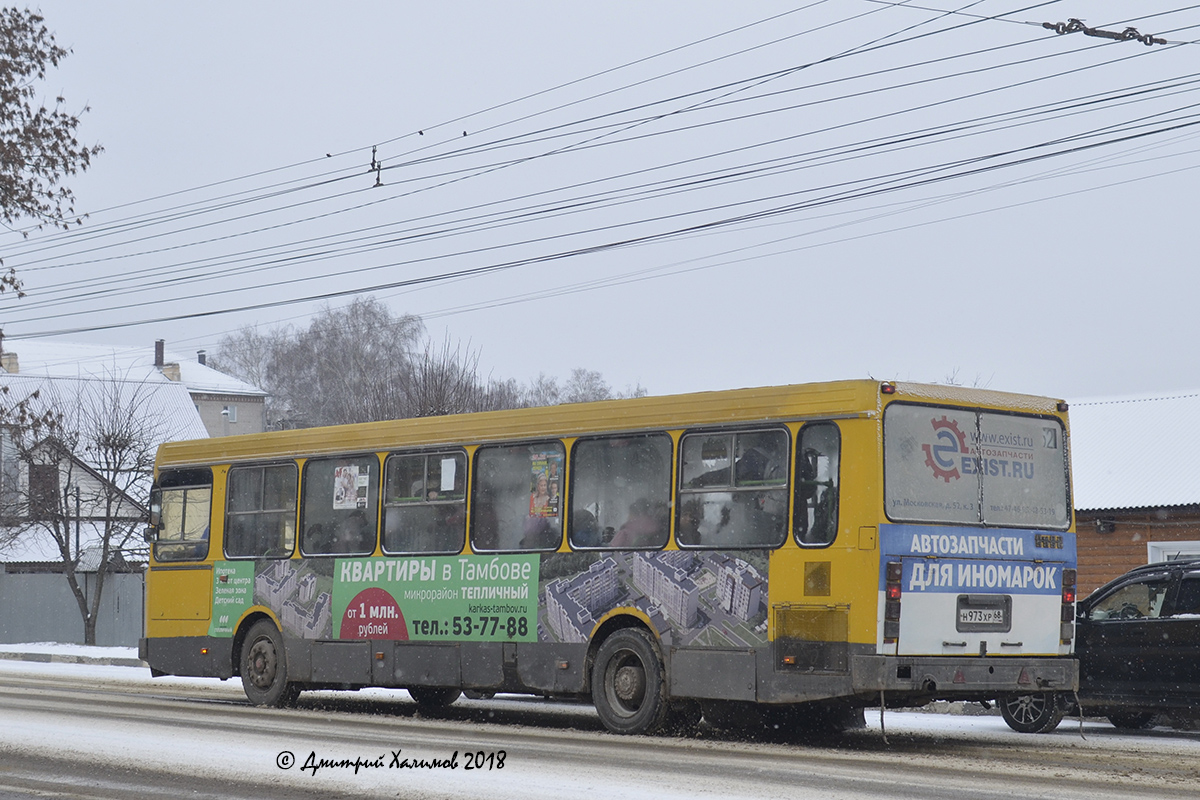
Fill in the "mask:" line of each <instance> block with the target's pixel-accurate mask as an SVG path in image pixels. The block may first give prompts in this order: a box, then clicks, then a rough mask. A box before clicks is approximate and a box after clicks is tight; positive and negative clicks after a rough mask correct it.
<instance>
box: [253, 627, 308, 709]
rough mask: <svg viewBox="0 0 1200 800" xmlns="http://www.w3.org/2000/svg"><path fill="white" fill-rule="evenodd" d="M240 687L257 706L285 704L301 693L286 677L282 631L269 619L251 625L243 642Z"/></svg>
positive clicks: (285, 656) (285, 655)
mask: <svg viewBox="0 0 1200 800" xmlns="http://www.w3.org/2000/svg"><path fill="white" fill-rule="evenodd" d="M241 661H242V663H241V675H242V689H243V690H244V691H245V692H246V697H247V698H248V699H249V700H250V702H251V703H253V704H254V705H256V706H275V707H279V706H285V705H289V704H291V703H293V702H295V700H296V698H297V697H299V696H300V687H299V686H298V685H296V684H295V683H289V682H288V679H287V654H286V653H285V651H284V649H283V634H281V633H280V632H279V629H278V628H276V627H275V623H273V622H271V621H270V620H268V619H260V620H259V621H258V622H256V623H254V625H252V626H251V628H250V632H249V633H247V634H246V641H245V642H244V643H243V644H242V659H241Z"/></svg>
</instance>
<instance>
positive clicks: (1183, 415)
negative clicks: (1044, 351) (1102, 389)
mask: <svg viewBox="0 0 1200 800" xmlns="http://www.w3.org/2000/svg"><path fill="white" fill-rule="evenodd" d="M1069 413H1070V423H1071V440H1070V441H1071V463H1072V468H1073V472H1074V502H1073V505H1074V507H1075V525H1076V530H1077V531H1078V549H1079V591H1080V595H1081V596H1083V595H1086V594H1088V593H1090V592H1091V591H1092V590H1093V589H1096V588H1097V587H1099V586H1101V585H1103V584H1105V583H1107V582H1108V581H1109V580H1112V579H1113V578H1116V577H1118V576H1119V575H1122V574H1123V573H1125V572H1128V571H1129V570H1130V569H1132V568H1133V567H1135V566H1138V565H1140V564H1146V563H1152V562H1157V561H1167V560H1170V559H1174V558H1181V557H1185V556H1200V481H1198V480H1197V479H1196V473H1197V467H1196V454H1197V453H1200V392H1187V391H1183V392H1167V393H1159V394H1145V395H1137V396H1124V397H1105V398H1097V399H1087V400H1075V401H1073V402H1072V403H1071V404H1070V412H1069Z"/></svg>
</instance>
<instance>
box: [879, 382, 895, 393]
mask: <svg viewBox="0 0 1200 800" xmlns="http://www.w3.org/2000/svg"><path fill="white" fill-rule="evenodd" d="M879 392H880V393H881V394H895V393H896V386H895V384H892V383H881V384H879Z"/></svg>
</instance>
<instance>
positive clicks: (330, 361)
mask: <svg viewBox="0 0 1200 800" xmlns="http://www.w3.org/2000/svg"><path fill="white" fill-rule="evenodd" d="M424 332H425V326H424V325H423V324H422V322H421V320H420V318H418V317H414V316H411V315H408V314H405V315H402V316H399V317H395V316H393V315H392V313H391V312H390V311H389V310H388V307H387V306H386V305H384V304H383V303H382V302H380V301H379V300H376V299H374V298H371V297H365V298H357V299H355V300H354V302H352V303H351V304H350V305H348V306H345V307H343V308H337V309H334V308H325V309H323V310H322V311H321V312H320V313H318V314H317V315H316V316H315V317H313V318H312V320H311V322H310V323H309V325H308V327H307V328H304V329H302V330H299V331H296V332H292V331H289V330H286V329H285V330H283V331H274V332H271V333H268V334H265V335H263V336H261V337H260V336H259V335H258V334H257V333H256V332H252V333H247V332H245V331H243V332H241V333H240V334H235V335H234V336H233V337H227V338H226V339H225V340H222V343H221V348H220V349H219V351H218V353H217V356H216V362H217V363H218V364H220V365H221V366H222V367H224V368H226V369H227V370H229V371H230V372H231V373H232V374H234V375H236V376H237V377H239V378H242V379H243V380H247V381H252V382H255V381H256V385H258V386H259V387H260V388H262V389H265V390H266V391H268V392H270V393H271V395H272V396H273V397H274V403H273V408H274V412H275V416H276V424H277V425H279V424H281V425H282V426H284V427H307V426H311V425H337V424H341V423H347V422H371V421H374V420H380V419H389V418H392V417H396V416H404V413H403V410H404V406H405V402H406V398H405V385H406V384H407V382H408V380H409V377H410V373H411V367H412V362H413V358H414V353H415V351H416V350H417V348H418V347H419V346H420V342H421V338H422V336H423V334H424ZM227 344H228V345H229V347H228V349H227V348H226V345H227ZM264 352H265V353H267V355H266V357H265V363H264V358H263V353H264ZM258 369H262V370H263V371H262V373H261V374H260V375H257V376H256V375H255V370H258Z"/></svg>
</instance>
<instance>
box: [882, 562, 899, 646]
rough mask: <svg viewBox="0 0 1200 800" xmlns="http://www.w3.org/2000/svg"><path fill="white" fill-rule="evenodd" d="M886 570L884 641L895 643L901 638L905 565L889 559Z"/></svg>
mask: <svg viewBox="0 0 1200 800" xmlns="http://www.w3.org/2000/svg"><path fill="white" fill-rule="evenodd" d="M886 570H887V571H886V572H885V573H884V578H885V586H884V594H883V596H884V604H883V643H884V644H895V643H896V641H897V640H898V639H899V638H900V594H901V590H900V580H901V578H902V577H903V575H904V565H903V564H901V563H900V562H899V561H889V562H888V563H887V567H886Z"/></svg>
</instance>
